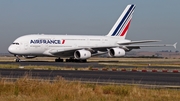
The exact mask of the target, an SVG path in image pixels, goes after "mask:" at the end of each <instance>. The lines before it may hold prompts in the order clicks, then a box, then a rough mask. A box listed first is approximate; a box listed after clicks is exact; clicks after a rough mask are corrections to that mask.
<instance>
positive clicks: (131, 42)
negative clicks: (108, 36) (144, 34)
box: [117, 40, 161, 45]
mask: <svg viewBox="0 0 180 101" xmlns="http://www.w3.org/2000/svg"><path fill="white" fill-rule="evenodd" d="M159 41H161V40H140V41H130V42H117V44H119V45H129V44H136V43H149V42H159Z"/></svg>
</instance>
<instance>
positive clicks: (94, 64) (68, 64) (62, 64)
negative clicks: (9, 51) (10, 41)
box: [0, 61, 179, 69]
mask: <svg viewBox="0 0 180 101" xmlns="http://www.w3.org/2000/svg"><path fill="white" fill-rule="evenodd" d="M101 63H107V62H103V61H102V62H101ZM111 63H112V61H111ZM0 64H19V65H20V66H28V65H35V66H58V67H75V68H85V67H93V68H104V67H114V68H135V67H136V66H112V65H104V64H99V62H87V63H73V62H49V61H23V62H0ZM148 68H158V69H179V67H166V66H161V67H157V66H149V67H148Z"/></svg>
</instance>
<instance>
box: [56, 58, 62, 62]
mask: <svg viewBox="0 0 180 101" xmlns="http://www.w3.org/2000/svg"><path fill="white" fill-rule="evenodd" d="M55 62H63V59H61V58H58V59H55Z"/></svg>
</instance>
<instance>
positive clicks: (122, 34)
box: [120, 20, 131, 36]
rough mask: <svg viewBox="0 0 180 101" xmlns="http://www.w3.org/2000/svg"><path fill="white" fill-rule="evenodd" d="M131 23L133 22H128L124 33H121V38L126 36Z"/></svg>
mask: <svg viewBox="0 0 180 101" xmlns="http://www.w3.org/2000/svg"><path fill="white" fill-rule="evenodd" d="M130 23H131V20H130V21H129V22H128V24H127V25H126V27H125V29H124V30H123V32H122V33H121V35H120V36H124V34H125V33H126V32H127V30H128V28H129V25H130Z"/></svg>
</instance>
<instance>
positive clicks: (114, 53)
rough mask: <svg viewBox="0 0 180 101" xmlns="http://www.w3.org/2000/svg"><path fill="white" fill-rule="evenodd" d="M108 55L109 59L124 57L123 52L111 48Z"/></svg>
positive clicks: (119, 49)
mask: <svg viewBox="0 0 180 101" xmlns="http://www.w3.org/2000/svg"><path fill="white" fill-rule="evenodd" d="M108 54H109V56H110V57H120V56H124V55H125V50H124V49H121V48H111V49H110V50H109V52H108Z"/></svg>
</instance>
